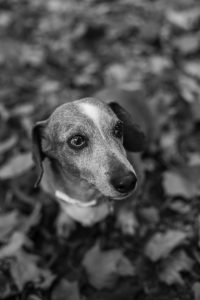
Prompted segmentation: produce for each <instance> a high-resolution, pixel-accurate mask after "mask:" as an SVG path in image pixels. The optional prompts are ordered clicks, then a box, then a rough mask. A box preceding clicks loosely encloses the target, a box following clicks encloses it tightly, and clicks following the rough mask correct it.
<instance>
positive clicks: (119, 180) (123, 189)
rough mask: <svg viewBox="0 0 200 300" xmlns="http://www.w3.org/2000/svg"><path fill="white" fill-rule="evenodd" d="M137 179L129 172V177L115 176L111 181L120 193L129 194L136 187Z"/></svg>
mask: <svg viewBox="0 0 200 300" xmlns="http://www.w3.org/2000/svg"><path fill="white" fill-rule="evenodd" d="M136 183H137V177H136V176H135V174H134V173H133V172H129V173H128V174H127V175H125V176H123V177H121V176H119V175H118V176H117V174H116V176H114V177H113V178H112V179H111V184H112V185H113V187H114V188H115V189H116V190H117V191H118V192H120V193H122V194H124V193H128V192H130V191H132V190H133V189H134V188H135V187H136Z"/></svg>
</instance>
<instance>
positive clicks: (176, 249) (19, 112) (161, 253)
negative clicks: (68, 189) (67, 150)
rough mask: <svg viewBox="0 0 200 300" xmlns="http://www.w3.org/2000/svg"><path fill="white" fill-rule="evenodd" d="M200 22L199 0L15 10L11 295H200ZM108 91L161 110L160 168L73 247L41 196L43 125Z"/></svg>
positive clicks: (0, 108)
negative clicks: (36, 144)
mask: <svg viewBox="0 0 200 300" xmlns="http://www.w3.org/2000/svg"><path fill="white" fill-rule="evenodd" d="M4 2H5V1H4ZM199 21H200V6H199V4H198V3H197V2H195V1H193V0H189V1H182V0H175V1H172V2H170V1H168V2H166V1H164V0H157V1H151V2H150V1H143V0H142V1H122V0H119V1H117V2H116V3H115V4H114V3H113V1H111V2H105V1H103V2H102V1H101V2H99V1H94V0H89V1H84V2H83V1H82V2H80V1H72V0H69V1H68V2H66V1H64V0H60V1H55V0H48V1H32V2H31V1H29V2H27V1H23V2H20V3H19V4H18V7H17V9H16V3H15V2H12V3H6V2H5V3H3V8H2V12H1V15H0V24H1V40H0V43H1V50H0V64H1V68H2V73H1V76H0V85H1V91H0V102H1V104H0V127H1V131H0V139H1V140H0V180H1V185H0V193H1V200H2V201H1V204H0V243H1V244H0V257H1V259H0V261H1V264H0V298H1V299H5V298H8V297H13V299H14V300H15V299H19V298H20V299H26V298H27V299H37V300H38V299H40V300H45V299H47V298H46V294H45V293H47V294H48V293H49V294H51V295H50V296H51V297H50V298H52V299H56V300H57V299H66V298H67V299H74V300H79V299H85V300H91V299H97V300H114V299H132V298H133V297H134V298H141V299H145V300H151V299H172V300H175V299H176V300H190V299H193V298H195V300H197V299H199V281H200V278H199V262H198V260H197V258H196V257H193V256H192V253H193V251H192V250H195V251H196V252H198V249H199V230H198V225H197V223H198V221H197V219H198V216H199V208H200V206H199V186H200V185H199V178H200V176H199V174H200V169H199V150H200V147H199V141H198V140H199V139H198V133H199V96H200V88H199V75H198V70H199V37H198V31H199V28H198V27H199ZM119 24H120V26H119ZM107 85H111V86H112V87H113V86H116V85H117V86H120V85H124V86H126V88H128V89H134V90H137V92H138V93H139V95H140V97H139V98H140V99H143V100H144V101H146V102H148V105H149V107H151V108H152V110H153V111H154V114H153V117H152V118H151V121H150V119H148V118H145V120H146V122H147V124H146V127H147V128H154V130H152V129H151V130H149V132H150V136H153V137H157V140H156V142H155V143H154V142H153V143H152V144H151V145H150V146H149V148H148V150H147V153H144V155H142V157H141V159H140V162H139V163H138V167H139V169H140V167H141V166H142V164H143V163H144V165H145V163H146V162H151V167H149V168H146V169H145V168H143V167H141V169H143V171H142V174H143V175H142V176H143V180H142V185H141V186H140V189H139V193H138V194H137V195H136V196H135V202H134V203H133V206H131V207H129V206H128V207H127V208H126V209H124V210H123V211H122V212H119V213H118V215H117V217H116V216H113V217H111V218H108V220H105V221H104V222H102V223H101V224H97V225H95V226H94V228H82V227H81V226H76V228H75V229H74V230H73V231H72V233H71V234H70V235H69V237H68V239H67V241H63V240H62V239H61V238H60V237H59V236H58V235H57V232H58V231H57V228H56V226H57V225H56V224H57V223H58V222H56V221H55V219H56V217H57V215H58V209H57V206H56V204H55V203H52V202H51V200H50V199H49V197H48V196H47V195H46V194H45V193H44V192H43V191H42V190H41V189H40V188H39V189H37V190H34V189H33V182H34V176H35V170H34V168H33V162H32V158H31V141H30V130H31V126H32V124H33V123H34V122H36V121H38V120H41V119H44V118H47V117H48V115H49V113H50V112H51V111H52V109H54V108H55V107H56V106H57V105H59V104H62V103H64V102H65V101H66V99H78V98H81V97H83V96H88V95H92V94H93V92H96V91H97V90H99V89H104V88H105V87H106V86H107ZM141 95H142V96H141ZM152 120H153V121H152ZM152 132H153V134H152ZM150 140H151V139H150ZM139 171H140V170H139ZM16 187H17V188H16ZM16 190H19V191H22V192H23V195H25V197H26V198H27V199H29V198H31V204H30V203H29V201H19V200H20V197H21V196H22V195H20V193H17V192H16ZM38 203H39V204H38ZM47 203H48V204H47ZM188 228H189V229H188ZM188 231H189V232H191V231H192V234H188ZM91 245H93V246H91ZM100 245H101V246H100ZM188 249H189V251H188ZM8 255H9V257H8ZM8 261H9V263H8V264H7V262H8ZM5 265H6V266H7V267H5ZM152 267H153V268H155V269H156V270H157V272H154V273H153V272H152ZM136 270H137V271H136ZM29 284H31V285H32V287H31V293H30V295H28V294H27V293H28V292H27V290H28V289H27V286H28V285H29ZM138 286H140V287H141V290H140V292H139V293H142V294H139V295H136V296H135V294H134V291H135V290H137V289H138ZM188 286H190V287H191V288H190V289H188ZM49 294H48V295H49ZM133 295H134V296H133Z"/></svg>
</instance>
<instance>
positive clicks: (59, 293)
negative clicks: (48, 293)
mask: <svg viewBox="0 0 200 300" xmlns="http://www.w3.org/2000/svg"><path fill="white" fill-rule="evenodd" d="M51 299H52V300H66V299H67V300H80V299H81V297H80V293H79V288H78V283H77V282H69V281H68V280H67V279H62V280H61V281H60V282H59V283H58V284H57V285H56V287H55V288H54V289H53V291H52V298H51Z"/></svg>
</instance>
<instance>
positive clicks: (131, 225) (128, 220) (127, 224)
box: [117, 208, 138, 235]
mask: <svg viewBox="0 0 200 300" xmlns="http://www.w3.org/2000/svg"><path fill="white" fill-rule="evenodd" d="M117 226H119V228H120V229H121V231H122V232H123V233H124V234H127V235H134V234H135V232H136V230H137V227H138V221H137V219H136V216H135V214H134V212H133V211H132V210H131V209H130V208H124V209H120V211H119V213H118V214H117Z"/></svg>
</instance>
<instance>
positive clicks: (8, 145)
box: [0, 135, 17, 155]
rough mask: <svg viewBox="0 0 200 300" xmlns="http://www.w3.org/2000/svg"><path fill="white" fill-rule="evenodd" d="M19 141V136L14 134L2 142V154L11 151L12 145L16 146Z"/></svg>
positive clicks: (0, 153) (0, 146) (0, 152)
mask: <svg viewBox="0 0 200 300" xmlns="http://www.w3.org/2000/svg"><path fill="white" fill-rule="evenodd" d="M16 143H17V136H16V135H12V136H10V137H9V138H8V139H7V140H5V141H3V142H2V143H0V155H2V154H4V153H5V152H7V151H9V150H10V149H11V148H12V147H14V146H15V144H16Z"/></svg>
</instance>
